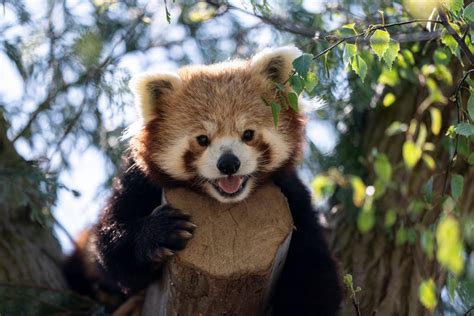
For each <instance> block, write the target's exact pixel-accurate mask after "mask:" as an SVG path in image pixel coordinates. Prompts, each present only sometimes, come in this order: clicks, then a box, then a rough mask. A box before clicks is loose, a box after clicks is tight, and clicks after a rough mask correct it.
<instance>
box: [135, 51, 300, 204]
mask: <svg viewBox="0 0 474 316" xmlns="http://www.w3.org/2000/svg"><path fill="white" fill-rule="evenodd" d="M299 54H300V51H299V50H298V49H297V48H294V47H282V48H278V49H273V50H270V49H266V50H264V51H262V52H261V53H259V54H257V55H256V56H254V57H253V58H252V59H250V60H234V61H228V62H224V63H219V64H214V65H209V66H188V67H184V68H181V69H180V70H179V71H178V73H177V74H170V73H146V74H142V75H139V76H138V77H136V78H134V79H133V80H132V82H131V88H132V90H133V92H134V94H135V98H136V104H137V107H138V109H139V112H140V113H141V119H142V123H143V125H142V129H141V130H140V131H139V132H138V133H137V134H136V135H134V137H133V139H132V143H131V144H132V145H131V147H132V152H133V154H134V158H135V161H136V162H137V164H138V165H139V167H140V168H142V170H143V171H144V172H145V173H146V174H147V175H149V176H151V178H152V179H155V180H156V181H161V182H163V181H165V182H166V181H171V182H178V183H184V184H186V185H188V186H190V187H191V188H195V189H197V190H200V191H203V192H206V193H207V194H209V195H210V196H212V197H214V198H215V199H217V200H219V201H221V202H237V201H241V200H243V199H245V198H246V197H247V196H248V195H249V193H250V192H252V190H253V189H254V188H255V187H256V186H257V185H259V184H261V183H263V182H264V181H265V180H266V179H268V178H269V176H270V175H271V174H272V173H274V172H276V171H277V170H282V169H285V168H294V166H295V164H296V162H297V160H298V159H299V158H300V156H301V146H302V140H303V134H304V133H303V117H302V115H301V114H300V113H297V112H294V111H293V110H291V109H288V110H285V109H283V108H282V111H281V113H280V118H279V122H278V127H277V128H275V125H274V122H273V117H272V111H271V108H270V106H267V105H266V104H265V102H264V101H263V99H265V100H266V101H267V102H268V103H269V104H270V103H271V102H276V103H279V104H282V98H286V94H287V91H283V92H282V91H279V90H277V89H276V85H275V84H276V83H278V84H285V83H286V81H287V79H288V77H289V75H290V73H291V70H292V62H293V60H294V59H295V58H296V57H297V56H298V55H299Z"/></svg>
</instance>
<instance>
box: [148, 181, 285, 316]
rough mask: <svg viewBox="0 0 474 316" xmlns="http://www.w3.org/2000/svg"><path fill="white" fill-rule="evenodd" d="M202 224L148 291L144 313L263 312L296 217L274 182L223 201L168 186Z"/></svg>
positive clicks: (171, 197)
mask: <svg viewBox="0 0 474 316" xmlns="http://www.w3.org/2000/svg"><path fill="white" fill-rule="evenodd" d="M165 198H166V200H167V201H168V203H170V204H171V205H173V206H175V207H177V208H179V209H182V210H183V211H186V212H189V213H190V214H191V215H192V221H193V223H195V224H196V225H197V226H198V227H197V228H196V231H195V233H194V237H193V239H191V240H190V242H189V243H188V246H187V247H186V249H185V250H183V251H181V252H179V253H178V254H177V255H176V256H175V257H174V258H173V259H172V260H170V261H169V262H168V263H167V264H166V265H165V266H164V267H163V276H162V278H161V279H160V281H159V282H158V283H157V284H154V285H152V286H151V287H150V288H149V289H148V290H147V293H146V297H145V304H144V308H143V315H145V316H148V315H150V316H151V315H223V314H225V315H262V314H264V313H265V309H266V307H267V306H266V302H267V300H268V298H269V296H270V295H271V291H272V288H273V287H274V285H275V282H276V280H277V278H278V275H279V273H280V272H281V269H282V268H283V264H284V261H285V258H286V253H287V251H288V247H289V243H290V238H291V232H292V229H293V222H292V218H291V213H290V211H289V208H288V204H287V201H286V198H285V197H284V196H283V194H282V193H281V192H280V190H279V189H278V188H277V187H276V186H274V185H267V186H264V187H262V188H260V189H258V190H257V191H256V192H254V193H253V194H252V195H251V196H250V197H249V198H247V199H246V200H245V201H242V202H240V203H235V204H222V203H219V202H217V201H216V200H214V199H212V198H210V197H208V196H206V195H202V194H198V193H195V192H192V191H190V190H187V189H181V188H180V189H173V190H168V191H166V192H165Z"/></svg>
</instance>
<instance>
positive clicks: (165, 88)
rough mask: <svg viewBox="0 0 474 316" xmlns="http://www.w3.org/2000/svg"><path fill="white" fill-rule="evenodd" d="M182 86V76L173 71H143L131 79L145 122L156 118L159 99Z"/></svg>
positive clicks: (136, 102) (131, 85) (131, 88)
mask: <svg viewBox="0 0 474 316" xmlns="http://www.w3.org/2000/svg"><path fill="white" fill-rule="evenodd" d="M180 86H181V78H180V77H178V75H176V74H173V73H143V74H140V75H137V76H135V77H133V78H132V80H130V84H129V87H130V90H132V92H133V94H134V96H135V106H136V107H137V110H138V111H139V113H140V116H141V118H142V119H143V122H144V123H147V122H149V121H151V120H152V119H154V118H156V116H157V112H158V111H157V110H158V107H159V99H161V98H163V97H165V96H166V95H167V94H169V93H171V92H172V91H175V90H176V89H178V88H179V87H180Z"/></svg>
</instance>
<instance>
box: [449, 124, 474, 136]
mask: <svg viewBox="0 0 474 316" xmlns="http://www.w3.org/2000/svg"><path fill="white" fill-rule="evenodd" d="M454 132H455V133H456V134H458V135H462V136H466V137H469V136H472V135H474V125H471V124H469V123H459V124H458V125H456V127H455V128H454Z"/></svg>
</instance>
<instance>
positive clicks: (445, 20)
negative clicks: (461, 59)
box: [438, 8, 474, 66]
mask: <svg viewBox="0 0 474 316" xmlns="http://www.w3.org/2000/svg"><path fill="white" fill-rule="evenodd" d="M438 12H439V18H440V19H441V23H442V24H443V26H444V27H445V28H446V31H448V32H449V34H451V36H452V37H453V38H454V39H455V40H456V42H458V45H459V48H460V49H461V50H462V51H463V53H464V55H466V57H467V59H468V60H469V63H470V64H471V66H472V65H474V55H473V54H472V53H471V51H470V50H469V47H467V45H466V42H464V41H463V39H462V38H461V36H459V34H458V33H457V32H456V30H454V29H453V27H452V26H451V24H449V20H448V16H447V14H446V12H445V11H444V9H443V8H439V9H438Z"/></svg>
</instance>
